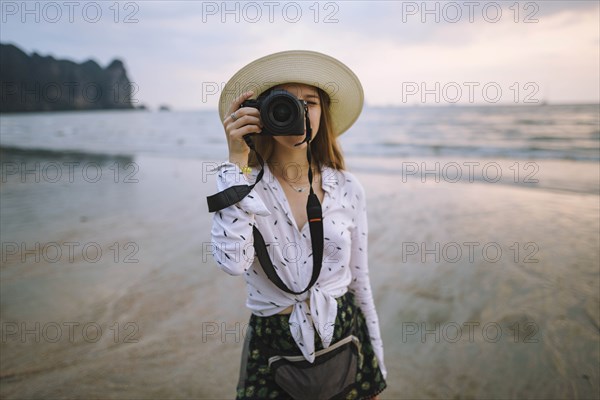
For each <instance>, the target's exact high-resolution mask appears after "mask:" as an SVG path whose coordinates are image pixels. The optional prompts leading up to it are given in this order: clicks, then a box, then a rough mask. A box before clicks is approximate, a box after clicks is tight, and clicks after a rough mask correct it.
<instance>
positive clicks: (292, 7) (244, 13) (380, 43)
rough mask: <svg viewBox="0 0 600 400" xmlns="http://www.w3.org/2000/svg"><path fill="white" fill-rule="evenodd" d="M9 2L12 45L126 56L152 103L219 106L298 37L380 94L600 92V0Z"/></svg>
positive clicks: (435, 97)
mask: <svg viewBox="0 0 600 400" xmlns="http://www.w3.org/2000/svg"><path fill="white" fill-rule="evenodd" d="M0 4H1V10H2V21H1V41H2V43H12V44H15V45H17V46H19V47H20V48H21V49H23V50H24V51H25V52H27V53H31V52H34V51H35V52H37V53H39V54H41V55H51V56H53V57H55V58H61V59H71V60H74V61H77V62H83V61H86V60H88V59H93V60H95V61H96V62H98V63H99V64H100V65H101V66H103V67H105V66H107V65H108V64H109V63H110V61H112V60H113V59H114V58H119V59H121V60H123V61H124V63H125V65H126V68H127V71H128V75H129V78H130V80H131V81H133V82H135V84H136V85H137V87H138V91H137V93H136V94H135V95H134V98H135V99H136V100H138V101H139V102H140V103H144V104H147V105H149V106H150V107H151V108H155V107H157V106H158V105H159V104H168V105H171V106H172V107H173V108H175V109H207V108H213V109H214V108H216V104H217V100H218V95H219V93H218V91H217V92H215V90H214V88H215V87H219V86H221V85H223V84H224V83H225V82H226V81H227V80H228V79H229V77H231V75H233V73H235V71H237V69H239V68H240V67H242V66H243V65H245V64H246V63H248V62H250V61H252V60H254V59H256V58H259V57H261V56H263V55H266V54H269V53H272V52H276V51H282V50H289V49H308V50H315V51H320V52H323V53H327V54H329V55H332V56H334V57H336V58H338V59H340V60H341V61H343V62H344V63H346V64H347V65H348V66H350V68H351V69H352V70H354V72H355V73H356V74H357V75H358V76H359V78H360V79H361V81H362V83H363V86H364V89H365V98H366V103H367V104H368V105H370V106H386V105H415V104H425V105H436V104H440V105H448V104H451V103H455V102H456V103H459V104H470V103H473V104H491V103H494V102H497V103H500V104H529V103H531V102H535V101H547V102H550V103H576V102H595V103H597V102H599V100H600V99H599V96H600V95H599V92H600V79H599V75H600V74H599V71H600V33H599V23H600V17H599V13H600V9H599V2H598V1H595V0H591V1H579V2H577V1H564V2H561V1H521V2H516V1H514V0H511V1H496V2H491V1H464V2H461V1H454V2H453V1H426V2H423V1H417V2H411V1H382V2H375V1H370V2H366V1H364V2H362V1H335V2H332V1H330V2H315V1H307V2H303V1H296V2H285V1H264V2H262V1H257V2H227V3H223V2H221V1H218V2H200V1H168V2H167V1H129V2H127V1H121V2H118V3H117V2H115V1H97V2H79V1H74V2H70V3H69V2H63V1H56V2H47V1H44V2H37V1H29V2H27V3H23V2H21V1H5V0H2V1H0ZM24 4H25V5H24Z"/></svg>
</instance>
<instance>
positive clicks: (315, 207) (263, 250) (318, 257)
mask: <svg viewBox="0 0 600 400" xmlns="http://www.w3.org/2000/svg"><path fill="white" fill-rule="evenodd" d="M304 107H305V109H304V111H305V112H304V115H305V123H306V137H305V139H304V140H303V141H302V142H300V143H298V144H296V146H299V145H301V144H302V143H304V142H308V146H307V147H306V157H307V159H308V165H309V166H310V165H311V153H310V143H311V142H310V140H311V138H312V128H311V126H310V120H309V117H308V109H307V106H306V103H305V105H304ZM251 136H253V135H252V134H248V135H245V136H244V140H245V141H246V144H248V147H250V149H251V150H253V151H254V152H255V153H256V157H257V158H258V162H259V163H260V166H261V170H260V172H259V174H258V176H257V178H256V181H255V182H254V183H253V184H252V185H236V186H232V187H230V188H227V189H225V190H223V191H221V192H219V193H217V194H214V195H212V196H209V197H207V202H208V211H209V212H215V211H219V210H222V209H224V208H227V207H229V206H231V205H233V204H236V203H237V202H239V201H240V200H242V199H243V198H244V197H246V196H247V195H248V194H249V193H250V192H251V191H252V189H253V188H254V186H256V184H257V183H258V182H260V180H261V179H262V177H263V174H264V165H265V164H264V160H263V159H262V157H261V156H260V154H258V152H257V151H256V148H255V147H254V143H253V142H252V140H251ZM312 179H313V174H312V168H310V167H309V168H308V181H309V183H310V193H309V195H308V201H307V203H306V214H307V216H308V224H309V228H310V240H311V243H312V251H313V252H312V257H313V270H312V276H311V279H310V282H309V283H308V286H307V287H306V289H304V290H302V291H300V292H296V291H293V290H292V289H290V288H288V287H287V285H286V284H285V283H284V282H283V281H282V280H281V278H280V277H279V275H277V272H276V269H277V267H275V266H274V265H273V263H272V262H271V258H270V257H269V253H268V251H267V246H266V244H265V240H264V238H263V236H262V234H261V233H260V231H259V230H258V229H257V228H256V226H253V227H252V234H253V238H254V252H255V254H256V257H258V260H259V262H260V265H261V267H262V269H263V271H265V274H266V275H267V278H269V280H270V281H271V282H273V284H275V285H276V286H277V287H278V288H279V289H281V290H283V291H284V292H287V293H290V294H294V295H299V294H303V293H305V292H306V291H308V290H309V289H310V288H311V287H312V286H313V285H314V284H315V282H316V281H317V279H319V275H320V274H321V264H322V262H323V210H322V208H321V202H320V201H319V198H318V197H317V195H316V194H315V192H314V190H313V187H312Z"/></svg>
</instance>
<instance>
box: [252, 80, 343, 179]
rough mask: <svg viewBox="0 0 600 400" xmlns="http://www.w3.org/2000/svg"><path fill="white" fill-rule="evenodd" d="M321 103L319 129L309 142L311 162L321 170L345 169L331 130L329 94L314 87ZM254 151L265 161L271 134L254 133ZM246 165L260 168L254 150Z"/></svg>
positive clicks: (271, 146)
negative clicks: (325, 167)
mask: <svg viewBox="0 0 600 400" xmlns="http://www.w3.org/2000/svg"><path fill="white" fill-rule="evenodd" d="M316 89H317V93H318V94H319V102H320V103H321V120H320V121H319V131H318V132H317V135H316V136H314V140H312V141H311V142H310V146H311V148H310V153H311V158H312V162H313V164H314V165H316V166H317V168H318V171H321V169H322V168H323V165H325V166H327V167H330V168H333V169H336V170H345V169H346V167H345V163H344V155H343V154H342V151H341V148H340V145H339V143H338V141H337V137H336V136H335V134H334V132H333V126H332V122H331V112H330V110H329V107H330V104H331V100H330V98H329V95H328V94H327V93H326V92H324V91H323V90H321V89H319V88H316ZM252 141H253V143H254V147H255V148H256V151H257V152H258V153H259V154H260V155H261V157H262V158H263V160H265V162H267V161H268V160H269V159H270V158H271V155H272V154H273V147H274V144H273V142H274V139H273V136H271V135H255V136H253V137H252ZM248 165H249V166H251V167H257V168H260V163H259V162H258V158H257V157H256V153H255V152H254V151H250V153H249V154H248Z"/></svg>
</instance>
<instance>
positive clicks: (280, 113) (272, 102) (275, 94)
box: [258, 89, 304, 135]
mask: <svg viewBox="0 0 600 400" xmlns="http://www.w3.org/2000/svg"><path fill="white" fill-rule="evenodd" d="M258 100H259V102H260V104H261V107H260V118H261V120H262V121H263V124H264V130H263V131H264V132H267V133H268V134H270V135H302V134H303V133H304V108H303V107H304V105H303V103H302V102H300V101H299V100H298V99H297V98H296V96H294V95H292V94H291V93H289V92H287V91H285V90H279V89H274V90H272V91H270V92H268V94H264V96H263V95H262V94H261V96H259V99H258Z"/></svg>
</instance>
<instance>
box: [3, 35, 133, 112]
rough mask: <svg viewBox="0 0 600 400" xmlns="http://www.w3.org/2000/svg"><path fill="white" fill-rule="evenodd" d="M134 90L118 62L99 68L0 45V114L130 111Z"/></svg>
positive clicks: (85, 63) (90, 63) (87, 63)
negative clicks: (102, 110)
mask: <svg viewBox="0 0 600 400" xmlns="http://www.w3.org/2000/svg"><path fill="white" fill-rule="evenodd" d="M135 87H136V86H135V84H134V83H132V82H130V81H129V78H128V77H127V72H126V71H125V67H124V65H123V62H122V61H120V60H118V59H115V60H114V61H112V62H111V63H110V65H109V66H108V67H106V68H102V67H100V66H99V65H98V64H97V63H96V62H94V61H92V60H89V61H86V62H84V63H82V64H77V63H75V62H73V61H69V60H57V59H55V58H53V57H51V56H46V57H43V56H40V55H38V54H37V53H33V54H32V55H31V56H29V55H27V54H25V53H24V52H23V51H22V50H21V49H19V48H18V47H16V46H14V45H11V44H0V112H24V111H59V110H61V111H62V110H98V109H131V108H134V105H135V104H132V99H135V96H133V95H132V94H133V93H135V92H136V89H135ZM134 101H135V100H134Z"/></svg>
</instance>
